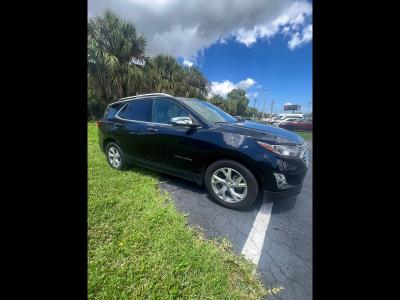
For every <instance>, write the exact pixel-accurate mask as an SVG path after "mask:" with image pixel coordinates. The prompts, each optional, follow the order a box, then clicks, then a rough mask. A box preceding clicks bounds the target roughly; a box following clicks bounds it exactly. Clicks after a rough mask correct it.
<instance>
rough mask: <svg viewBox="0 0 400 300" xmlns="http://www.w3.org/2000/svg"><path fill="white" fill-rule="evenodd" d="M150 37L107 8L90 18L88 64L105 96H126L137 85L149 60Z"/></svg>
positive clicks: (107, 97) (109, 97) (98, 88)
mask: <svg viewBox="0 0 400 300" xmlns="http://www.w3.org/2000/svg"><path fill="white" fill-rule="evenodd" d="M145 47H146V40H145V38H144V36H143V35H140V36H138V34H137V32H136V27H135V25H134V24H132V23H130V22H127V21H124V20H122V19H121V18H119V17H118V16H117V15H116V14H115V13H114V12H112V11H110V10H107V11H106V12H105V13H104V15H103V16H98V17H93V18H90V19H89V24H88V68H89V73H90V74H91V75H92V78H93V81H94V83H95V86H96V87H97V88H96V90H97V91H98V92H99V93H100V95H101V96H102V98H105V99H107V101H111V100H112V98H118V97H125V96H128V93H131V92H132V90H133V91H135V89H134V87H135V86H137V85H138V84H137V81H138V78H141V76H142V74H141V72H142V68H143V63H144V61H145V56H144V55H145Z"/></svg>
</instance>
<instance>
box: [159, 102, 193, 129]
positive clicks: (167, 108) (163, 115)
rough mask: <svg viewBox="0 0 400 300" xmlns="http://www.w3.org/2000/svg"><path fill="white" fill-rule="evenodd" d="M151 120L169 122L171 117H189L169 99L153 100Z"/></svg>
mask: <svg viewBox="0 0 400 300" xmlns="http://www.w3.org/2000/svg"><path fill="white" fill-rule="evenodd" d="M153 115H154V117H153V122H156V123H163V124H170V123H171V122H170V121H171V118H175V117H189V113H188V112H187V111H186V110H184V109H183V108H182V107H180V106H179V105H178V104H176V103H174V102H172V101H169V100H154V113H153Z"/></svg>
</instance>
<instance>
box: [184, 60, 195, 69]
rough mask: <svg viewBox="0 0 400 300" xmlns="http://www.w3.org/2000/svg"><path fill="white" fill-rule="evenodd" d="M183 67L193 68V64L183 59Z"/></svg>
mask: <svg viewBox="0 0 400 300" xmlns="http://www.w3.org/2000/svg"><path fill="white" fill-rule="evenodd" d="M183 65H184V66H187V67H191V66H193V62H191V61H190V60H188V59H186V58H185V59H184V60H183Z"/></svg>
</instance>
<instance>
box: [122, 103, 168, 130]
mask: <svg viewBox="0 0 400 300" xmlns="http://www.w3.org/2000/svg"><path fill="white" fill-rule="evenodd" d="M128 104H129V103H125V104H124V105H123V106H122V107H121V108H120V110H119V111H118V112H117V113H116V114H115V115H114V118H116V119H118V120H122V121H128V122H133V123H143V124H154V125H167V126H172V125H171V124H163V123H155V122H147V121H139V120H129V119H125V118H121V117H120V116H119V113H120V112H121V110H123V109H124V107H125V106H127V105H128Z"/></svg>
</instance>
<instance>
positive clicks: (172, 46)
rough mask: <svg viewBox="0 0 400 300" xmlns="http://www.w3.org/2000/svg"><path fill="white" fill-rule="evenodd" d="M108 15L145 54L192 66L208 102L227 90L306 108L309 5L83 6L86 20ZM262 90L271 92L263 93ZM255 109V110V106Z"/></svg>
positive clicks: (127, 2)
mask: <svg viewBox="0 0 400 300" xmlns="http://www.w3.org/2000/svg"><path fill="white" fill-rule="evenodd" d="M106 9H111V10H113V11H114V12H116V13H117V14H118V15H119V16H120V17H122V18H124V19H126V20H128V21H130V22H132V23H133V24H135V25H136V28H137V31H138V32H139V33H142V34H143V35H144V36H145V38H146V40H147V43H148V47H147V50H146V54H147V55H150V56H154V55H157V54H169V55H172V56H174V57H176V58H177V59H178V61H179V62H180V63H182V64H183V65H186V66H189V67H190V66H197V67H198V68H199V69H200V70H201V71H202V72H203V73H204V75H205V76H206V77H207V78H208V79H209V81H210V82H211V94H214V95H221V96H223V97H226V95H227V93H228V92H229V91H231V90H232V89H234V88H238V87H239V88H242V89H244V90H246V92H247V95H248V97H249V99H250V105H251V106H252V105H254V98H255V97H256V98H257V99H258V101H259V102H260V103H262V101H263V100H264V99H265V98H266V101H267V102H266V108H269V106H270V101H271V100H274V101H275V105H274V112H277V113H281V112H283V104H284V103H287V102H290V103H293V104H300V105H302V110H303V111H304V112H307V110H308V102H309V101H312V2H311V0H246V1H243V0H218V1H210V0H190V1H188V0H152V1H148V0H88V17H92V16H96V15H100V14H103V13H104V11H105V10H106ZM263 88H268V89H270V90H269V91H268V92H267V93H265V92H264V91H263ZM260 108H262V105H260Z"/></svg>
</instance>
